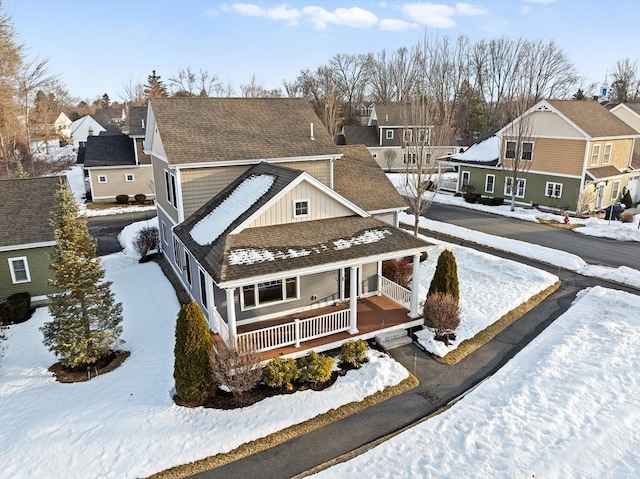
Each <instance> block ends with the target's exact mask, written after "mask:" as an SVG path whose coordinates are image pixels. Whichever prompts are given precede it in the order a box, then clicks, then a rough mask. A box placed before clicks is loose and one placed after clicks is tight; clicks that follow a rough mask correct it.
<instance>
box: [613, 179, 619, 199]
mask: <svg viewBox="0 0 640 479" xmlns="http://www.w3.org/2000/svg"><path fill="white" fill-rule="evenodd" d="M614 191H615V192H616V194H615V195H614V194H613V192H614ZM618 196H620V180H615V181H614V182H613V184H612V185H611V201H613V202H614V203H615V202H616V200H617V199H618Z"/></svg>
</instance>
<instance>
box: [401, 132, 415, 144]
mask: <svg viewBox="0 0 640 479" xmlns="http://www.w3.org/2000/svg"><path fill="white" fill-rule="evenodd" d="M412 138H413V132H412V131H411V130H404V131H403V132H402V141H404V142H405V143H408V142H410V141H411V139H412Z"/></svg>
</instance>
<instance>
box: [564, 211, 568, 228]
mask: <svg viewBox="0 0 640 479" xmlns="http://www.w3.org/2000/svg"><path fill="white" fill-rule="evenodd" d="M564 224H565V225H568V224H569V213H567V212H566V211H565V212H564Z"/></svg>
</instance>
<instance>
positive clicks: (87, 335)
mask: <svg viewBox="0 0 640 479" xmlns="http://www.w3.org/2000/svg"><path fill="white" fill-rule="evenodd" d="M56 200H57V202H58V206H57V209H56V211H55V212H54V214H53V218H52V220H51V224H52V225H53V227H54V229H55V239H56V244H55V246H54V247H53V251H52V254H51V262H50V265H49V267H50V269H51V270H52V271H53V273H54V277H53V278H52V279H51V280H49V282H50V284H51V285H53V286H54V287H55V288H56V289H57V290H58V293H56V294H53V295H50V296H49V312H50V313H51V316H52V317H53V321H51V322H48V323H45V324H44V326H42V328H41V331H42V333H43V335H44V344H45V346H47V347H48V348H49V351H52V352H53V353H55V354H56V356H58V357H59V358H60V363H61V364H62V365H63V366H65V367H79V366H85V365H91V364H94V363H96V362H97V361H98V360H100V359H101V358H103V357H105V356H107V355H109V353H110V352H111V350H112V348H113V347H114V346H115V345H116V344H118V343H119V337H120V334H121V333H122V326H121V323H122V304H121V303H116V302H115V297H114V295H113V293H112V292H111V282H109V281H103V278H104V270H103V269H102V267H101V265H100V262H99V260H97V259H96V258H95V253H96V241H95V239H93V238H92V237H91V236H90V235H89V230H88V228H87V221H86V219H85V218H84V217H81V216H79V214H78V205H77V204H76V202H75V201H74V199H73V195H72V193H71V191H69V189H68V188H67V187H66V185H65V184H62V183H61V185H60V189H59V190H58V192H57V193H56Z"/></svg>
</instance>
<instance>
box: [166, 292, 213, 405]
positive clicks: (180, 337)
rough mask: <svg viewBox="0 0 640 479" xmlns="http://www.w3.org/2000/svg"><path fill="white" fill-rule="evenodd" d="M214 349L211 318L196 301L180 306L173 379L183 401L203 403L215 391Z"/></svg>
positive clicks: (177, 392)
mask: <svg viewBox="0 0 640 479" xmlns="http://www.w3.org/2000/svg"><path fill="white" fill-rule="evenodd" d="M212 348H213V341H212V339H211V333H210V332H209V327H208V326H207V321H206V320H205V319H204V315H203V314H202V311H201V310H200V307H199V306H198V305H197V304H196V303H195V302H193V301H192V302H190V303H189V304H184V305H182V307H181V308H180V313H179V314H178V321H177V322H176V344H175V348H174V356H175V363H174V369H173V379H174V380H175V383H176V394H177V395H178V398H179V399H181V400H182V401H185V402H187V403H192V404H201V403H202V402H203V401H204V400H205V399H206V398H207V397H208V396H209V394H210V393H211V392H212V391H213V390H214V388H215V383H214V381H213V378H212V377H211V373H210V371H209V352H210V351H211V349H212Z"/></svg>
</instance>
